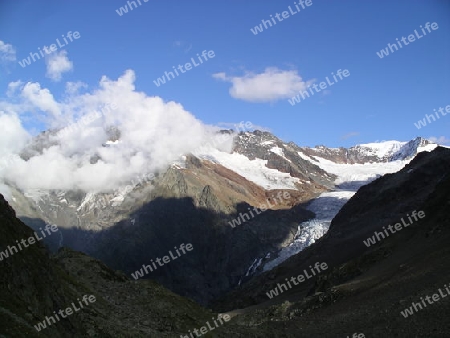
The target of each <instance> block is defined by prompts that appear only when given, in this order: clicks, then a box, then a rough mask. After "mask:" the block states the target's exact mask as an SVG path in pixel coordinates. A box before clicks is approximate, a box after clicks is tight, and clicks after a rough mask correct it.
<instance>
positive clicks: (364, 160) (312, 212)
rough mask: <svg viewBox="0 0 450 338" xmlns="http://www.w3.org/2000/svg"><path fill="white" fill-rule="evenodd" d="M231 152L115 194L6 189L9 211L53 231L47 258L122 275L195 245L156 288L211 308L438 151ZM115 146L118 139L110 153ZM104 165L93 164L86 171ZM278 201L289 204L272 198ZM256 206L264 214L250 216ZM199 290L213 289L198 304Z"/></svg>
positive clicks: (254, 135)
mask: <svg viewBox="0 0 450 338" xmlns="http://www.w3.org/2000/svg"><path fill="white" fill-rule="evenodd" d="M49 135H50V133H47V134H42V135H40V137H39V138H37V143H36V144H34V145H32V146H30V148H29V149H27V150H25V151H24V152H23V154H26V156H25V155H24V158H26V159H30V158H32V157H33V156H34V155H35V154H38V153H42V152H43V151H45V149H46V148H47V147H50V146H53V144H52V143H51V142H48V141H47V137H48V136H49ZM234 141H235V142H234V147H233V150H232V151H231V152H226V151H221V150H218V149H215V148H214V147H212V146H211V147H208V146H205V147H202V148H200V149H196V150H195V151H193V152H192V153H191V154H186V155H185V156H183V157H181V158H179V159H178V160H176V161H174V162H173V163H172V165H171V166H169V167H168V168H167V169H166V170H164V171H160V172H155V173H143V174H141V175H137V176H136V177H135V178H134V179H132V181H131V182H126V183H125V184H124V185H123V186H121V187H118V188H116V189H115V190H114V191H108V192H95V191H89V192H86V191H81V190H77V191H73V190H58V191H55V190H50V191H44V190H33V191H22V190H20V189H18V188H17V187H15V186H13V185H9V188H10V189H11V200H10V203H11V204H12V206H13V207H14V209H15V210H16V211H17V214H18V216H19V217H20V218H21V219H22V220H23V221H24V222H25V223H27V224H28V225H30V226H31V227H34V228H35V229H36V228H39V227H40V226H42V224H44V223H49V224H57V225H58V226H59V228H60V229H61V235H60V238H55V242H54V243H51V245H52V247H53V248H58V247H60V246H61V245H64V246H69V247H72V248H74V249H76V250H80V251H84V252H87V253H89V254H91V255H93V256H95V257H97V258H100V259H101V260H103V261H105V262H106V263H107V264H109V265H110V266H112V267H113V268H116V269H121V270H123V271H126V272H129V271H135V270H136V269H138V268H139V267H140V266H142V264H143V263H148V262H147V261H148V259H149V258H151V257H157V256H158V255H161V252H164V251H167V250H169V249H170V248H171V247H173V246H176V245H179V244H180V243H183V242H184V243H192V244H193V245H194V248H198V250H194V252H193V253H192V255H191V258H190V259H188V260H187V262H185V264H178V265H177V264H175V263H173V265H172V270H170V272H169V271H164V270H163V271H162V272H160V271H158V272H157V273H155V274H153V275H152V278H154V279H156V280H158V281H159V282H161V283H162V284H164V285H166V286H167V287H169V288H171V289H172V290H174V291H176V292H178V293H181V294H185V295H195V297H197V298H196V299H197V300H198V301H199V302H203V303H206V302H208V301H209V300H210V299H213V298H217V297H218V296H220V295H221V294H223V293H224V292H227V291H229V290H230V289H232V288H233V287H235V286H236V285H238V284H240V283H242V282H244V281H245V280H246V279H248V278H250V277H251V276H252V275H254V274H257V273H259V272H261V271H267V270H270V269H271V268H273V267H275V266H277V265H278V264H280V263H281V262H283V261H284V260H285V259H287V258H289V257H290V256H292V255H293V254H296V253H298V252H299V251H301V250H303V249H304V248H306V247H307V246H309V245H310V244H312V243H314V241H316V240H317V239H319V238H320V237H322V236H323V235H324V234H325V233H326V232H327V230H328V227H329V225H330V222H331V220H332V218H333V217H334V216H335V215H336V214H337V212H338V211H339V210H340V209H341V208H342V206H343V205H344V204H345V203H346V202H347V201H348V200H349V199H350V198H351V197H352V196H353V194H354V193H355V192H356V191H357V189H358V188H359V187H361V186H362V185H364V184H367V183H368V182H370V181H372V180H374V179H376V178H377V177H379V176H381V175H384V174H386V173H393V172H396V171H398V170H400V169H401V168H403V167H404V165H405V164H407V163H408V162H409V161H410V160H411V159H412V158H413V157H414V156H415V155H416V154H417V153H418V152H420V151H425V150H432V149H434V148H435V147H436V146H437V145H435V144H432V143H431V142H429V141H427V140H424V139H421V138H417V139H415V140H412V141H410V142H397V141H388V142H382V143H372V144H363V145H358V146H355V147H352V148H349V149H345V148H327V147H324V146H318V147H315V148H307V147H299V146H297V145H296V144H294V143H292V142H290V143H285V142H283V141H282V140H280V139H278V138H277V137H276V136H274V135H272V134H270V133H268V132H261V131H254V132H243V133H240V134H238V135H235V138H234ZM120 146H122V144H121V140H120V131H115V133H114V138H112V139H111V141H110V142H107V144H105V147H107V148H108V149H110V150H114V147H120ZM101 156H102V155H101V153H100V154H95V155H94V156H92V158H91V163H93V164H95V163H97V162H98V161H100V160H101ZM6 183H7V182H6ZM7 184H8V183H7ZM283 192H288V193H289V198H286V199H280V198H277V196H279V194H280V193H283ZM263 205H265V206H266V208H268V209H270V210H268V211H265V212H262V213H259V214H256V212H253V213H251V212H250V211H251V210H252V208H254V207H256V208H260V207H261V206H263ZM230 224H231V225H237V226H231V225H230ZM224 271H226V276H227V277H223V272H224ZM218 276H222V277H220V278H219V277H218ZM200 282H201V283H205V284H207V285H209V287H207V288H204V289H202V291H201V292H199V291H198V287H197V284H198V283H200Z"/></svg>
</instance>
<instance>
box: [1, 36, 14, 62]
mask: <svg viewBox="0 0 450 338" xmlns="http://www.w3.org/2000/svg"><path fill="white" fill-rule="evenodd" d="M14 61H16V50H15V48H14V47H13V46H12V45H9V44H7V43H4V42H3V41H1V40H0V63H5V64H6V63H8V62H14Z"/></svg>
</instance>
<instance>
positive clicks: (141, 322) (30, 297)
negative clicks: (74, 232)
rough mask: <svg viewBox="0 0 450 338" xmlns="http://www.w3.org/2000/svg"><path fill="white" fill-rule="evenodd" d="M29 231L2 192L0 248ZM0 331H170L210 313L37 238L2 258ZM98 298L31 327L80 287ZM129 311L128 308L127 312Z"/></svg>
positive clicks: (82, 292)
mask: <svg viewBox="0 0 450 338" xmlns="http://www.w3.org/2000/svg"><path fill="white" fill-rule="evenodd" d="M31 236H33V232H32V230H31V229H30V228H28V227H27V226H25V225H24V224H23V223H21V222H20V221H19V220H17V219H16V217H15V213H14V211H13V210H12V209H11V207H10V206H9V205H8V204H7V202H6V201H5V200H4V199H3V196H2V195H0V251H3V250H5V249H7V247H8V246H11V245H14V244H15V241H16V240H21V239H24V238H25V239H26V238H29V237H31ZM0 267H1V270H2V273H1V274H0V335H2V336H4V337H24V336H27V337H80V336H84V337H87V336H89V337H94V336H101V337H130V336H133V337H149V336H151V337H174V336H177V335H179V334H182V333H185V332H187V331H188V330H191V329H193V328H194V327H199V326H202V325H204V323H205V322H206V321H207V320H210V319H211V316H212V313H210V312H208V311H206V310H203V309H201V308H200V307H199V306H198V305H197V304H195V303H194V302H192V301H190V300H187V299H184V298H182V297H180V296H178V295H175V294H173V293H171V292H170V291H168V290H166V289H164V288H163V287H161V286H160V285H158V284H156V283H154V282H152V281H139V282H131V281H130V280H129V279H128V278H127V277H126V276H124V275H123V273H118V272H114V271H113V270H111V269H109V268H107V267H106V266H105V265H104V264H102V263H100V262H99V261H96V260H94V259H92V258H90V257H88V256H86V255H84V254H81V253H79V252H74V251H71V250H69V249H62V250H61V251H60V252H59V253H58V254H57V255H56V256H54V257H51V256H49V254H48V252H47V250H46V249H45V248H44V247H43V246H42V244H41V242H39V243H38V244H33V245H30V246H29V247H28V248H24V249H23V250H22V251H19V252H18V253H15V254H14V255H12V256H11V257H8V258H4V259H3V260H2V261H1V262H0ZM86 294H88V295H94V296H95V297H96V301H95V302H94V303H92V304H90V305H89V307H86V308H84V309H82V310H80V312H76V313H74V314H72V315H71V316H68V317H67V318H66V319H64V320H61V321H60V322H58V323H56V324H53V325H50V326H49V327H47V328H45V329H43V330H42V331H41V332H40V333H39V332H38V331H37V330H36V329H35V328H34V325H36V324H37V323H38V322H40V321H42V320H45V316H51V315H53V311H58V310H59V309H65V308H67V307H69V306H70V304H71V303H72V302H75V304H78V303H77V302H76V300H77V298H80V299H81V297H82V296H83V295H86ZM130 314H132V316H130Z"/></svg>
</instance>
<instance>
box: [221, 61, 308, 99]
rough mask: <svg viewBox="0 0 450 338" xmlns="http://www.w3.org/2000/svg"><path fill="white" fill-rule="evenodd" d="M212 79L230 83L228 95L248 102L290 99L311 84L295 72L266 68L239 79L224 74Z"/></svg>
mask: <svg viewBox="0 0 450 338" xmlns="http://www.w3.org/2000/svg"><path fill="white" fill-rule="evenodd" d="M213 77H214V78H215V79H218V80H222V81H226V82H230V83H231V84H232V86H231V88H230V95H231V96H232V97H234V98H235V99H241V100H244V101H248V102H274V101H277V100H281V99H287V98H291V97H293V96H295V95H297V94H298V92H299V91H301V90H305V89H306V88H307V87H308V85H310V84H311V83H312V82H313V80H310V81H307V82H305V81H303V79H302V77H301V76H300V75H299V74H298V73H297V71H295V70H280V69H278V68H276V67H270V68H266V69H265V71H264V72H263V73H260V74H254V73H251V72H247V73H246V74H245V75H244V76H241V77H237V76H235V77H231V76H228V75H226V74H225V73H216V74H213Z"/></svg>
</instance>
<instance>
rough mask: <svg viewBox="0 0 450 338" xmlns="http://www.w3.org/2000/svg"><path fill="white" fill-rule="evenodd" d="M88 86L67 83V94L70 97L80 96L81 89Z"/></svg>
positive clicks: (79, 82) (81, 83)
mask: <svg viewBox="0 0 450 338" xmlns="http://www.w3.org/2000/svg"><path fill="white" fill-rule="evenodd" d="M87 87H88V85H87V84H86V83H84V82H81V81H77V82H66V93H67V94H70V95H74V94H78V92H79V91H80V89H86V88H87Z"/></svg>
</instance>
